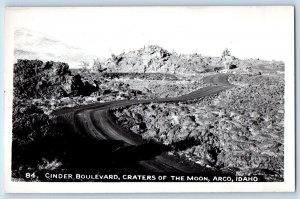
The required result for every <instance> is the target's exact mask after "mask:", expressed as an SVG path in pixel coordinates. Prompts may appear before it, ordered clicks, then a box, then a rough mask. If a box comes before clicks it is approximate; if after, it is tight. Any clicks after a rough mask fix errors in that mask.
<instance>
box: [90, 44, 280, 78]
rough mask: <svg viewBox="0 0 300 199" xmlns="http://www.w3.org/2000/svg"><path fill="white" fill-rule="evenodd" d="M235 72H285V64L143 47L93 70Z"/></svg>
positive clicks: (174, 72) (117, 71) (171, 72)
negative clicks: (232, 70) (231, 70)
mask: <svg viewBox="0 0 300 199" xmlns="http://www.w3.org/2000/svg"><path fill="white" fill-rule="evenodd" d="M232 68H234V69H235V70H238V71H248V72H252V71H253V70H255V71H260V70H263V71H266V70H268V71H272V70H273V71H274V72H276V71H277V70H281V71H283V70H284V63H283V62H277V61H264V60H259V59H246V60H241V59H238V58H236V57H234V56H231V55H229V56H225V57H208V56H203V55H201V54H196V53H195V54H178V53H176V52H169V51H167V50H165V49H163V48H162V47H160V46H157V45H150V46H145V47H143V48H141V49H139V50H135V51H130V52H127V53H121V54H119V55H114V54H112V57H111V58H109V59H107V60H106V61H104V62H101V63H99V64H98V65H97V66H96V67H95V68H94V69H95V70H98V71H101V72H103V71H105V72H110V73H169V74H197V73H206V72H213V71H219V70H223V69H225V70H229V69H232Z"/></svg>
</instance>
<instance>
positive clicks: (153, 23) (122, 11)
mask: <svg viewBox="0 0 300 199" xmlns="http://www.w3.org/2000/svg"><path fill="white" fill-rule="evenodd" d="M10 22H12V23H13V24H14V26H15V27H22V28H26V29H30V30H33V31H37V32H40V33H44V34H46V35H48V36H49V37H51V38H54V39H57V40H60V41H63V42H65V43H68V44H70V45H72V46H75V47H79V48H82V49H84V50H86V51H87V52H89V53H91V54H95V55H97V56H98V57H109V56H110V55H111V54H112V53H114V54H119V53H122V52H127V51H130V50H137V49H140V48H142V47H143V46H144V45H159V46H161V47H163V48H165V49H167V50H169V51H171V52H172V51H175V52H178V53H184V54H190V53H199V54H203V55H210V56H220V55H221V53H222V51H223V50H224V49H225V48H228V49H229V50H230V51H231V53H232V55H234V56H236V57H239V58H260V59H266V60H273V59H274V60H283V61H285V60H286V59H288V58H289V57H290V56H289V54H288V53H291V47H292V46H293V42H294V40H293V39H294V38H293V31H294V30H293V27H294V26H293V23H294V21H293V8H292V7H285V8H283V7H172V8H167V7H150V8H145V7H139V8H128V7H127V8H126V7H123V8H120V7H119V8H118V7H110V8H85V9H82V8H52V9H50V8H32V9H26V8H20V9H19V10H18V12H15V13H14V15H11V16H10V18H9V23H10Z"/></svg>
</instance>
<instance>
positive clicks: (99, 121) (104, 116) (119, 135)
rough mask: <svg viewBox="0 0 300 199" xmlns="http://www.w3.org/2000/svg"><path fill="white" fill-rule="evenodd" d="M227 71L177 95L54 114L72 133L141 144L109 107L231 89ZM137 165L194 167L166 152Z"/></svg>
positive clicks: (184, 98) (179, 169)
mask: <svg viewBox="0 0 300 199" xmlns="http://www.w3.org/2000/svg"><path fill="white" fill-rule="evenodd" d="M227 79H228V75H227V74H216V75H212V76H209V77H206V78H205V79H204V82H205V83H209V84H211V85H212V86H208V87H205V88H200V89H199V90H196V91H194V92H192V93H189V94H187V95H183V96H180V97H176V98H163V99H154V100H153V99H151V100H120V101H113V102H107V103H95V104H90V105H84V106H80V107H76V108H70V109H61V110H58V111H56V112H55V113H54V115H57V116H60V118H61V119H62V120H63V121H64V123H65V124H66V125H69V127H70V128H72V130H73V132H74V133H76V134H78V135H82V136H87V137H91V138H94V139H100V140H122V141H123V142H125V143H126V144H127V145H135V146H139V145H143V144H145V143H146V142H145V141H144V140H143V139H142V138H141V136H139V135H137V134H134V133H132V132H129V131H127V130H126V129H123V128H122V127H121V126H119V125H117V124H116V123H115V122H114V120H113V118H112V116H111V115H110V114H109V110H110V109H112V108H118V107H126V106H130V105H135V104H146V103H151V102H154V103H159V102H180V101H188V100H194V99H198V98H201V97H204V96H208V95H213V94H217V93H218V92H221V91H224V90H226V89H229V88H232V87H233V85H232V84H230V83H229V82H228V80H227ZM140 164H141V165H142V166H144V167H146V168H147V169H149V170H153V171H160V172H176V173H178V172H179V173H189V172H190V173H193V172H195V171H194V170H193V169H191V168H188V167H185V166H184V165H180V164H178V162H176V160H173V159H172V158H171V157H169V156H168V155H166V154H165V153H164V154H161V155H158V156H156V157H155V158H154V159H151V160H148V161H140Z"/></svg>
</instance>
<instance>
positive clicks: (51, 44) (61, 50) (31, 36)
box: [14, 28, 95, 68]
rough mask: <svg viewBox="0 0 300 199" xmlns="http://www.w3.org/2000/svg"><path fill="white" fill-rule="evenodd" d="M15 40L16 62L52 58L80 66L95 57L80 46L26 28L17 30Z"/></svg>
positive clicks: (73, 65)
mask: <svg viewBox="0 0 300 199" xmlns="http://www.w3.org/2000/svg"><path fill="white" fill-rule="evenodd" d="M14 42H15V46H14V58H15V62H16V61H17V59H39V60H42V61H50V60H52V61H60V62H66V63H68V64H69V66H70V67H73V68H76V67H80V65H81V61H85V62H91V60H93V59H94V58H95V56H93V55H90V54H87V53H86V52H85V51H84V50H82V49H80V48H76V47H74V46H71V45H69V44H66V43H64V42H61V41H58V40H55V39H53V38H50V37H49V36H47V35H45V34H42V33H38V32H34V31H31V30H28V29H24V28H19V29H16V30H15V32H14Z"/></svg>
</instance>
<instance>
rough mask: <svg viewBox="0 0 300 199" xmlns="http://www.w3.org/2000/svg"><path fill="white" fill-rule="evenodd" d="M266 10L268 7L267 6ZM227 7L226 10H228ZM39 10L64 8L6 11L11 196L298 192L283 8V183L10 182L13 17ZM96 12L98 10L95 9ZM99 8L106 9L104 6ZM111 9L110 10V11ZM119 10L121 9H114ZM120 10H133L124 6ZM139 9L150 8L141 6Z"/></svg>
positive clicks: (7, 154) (7, 178)
mask: <svg viewBox="0 0 300 199" xmlns="http://www.w3.org/2000/svg"><path fill="white" fill-rule="evenodd" d="M266 7H267V6H266ZM175 8H176V9H180V7H163V9H175ZM229 8H230V6H227V7H226V9H229ZM39 9H64V8H57V7H52V8H46V7H44V8H37V7H35V8H29V7H28V8H17V7H14V8H13V7H11V8H6V12H5V34H4V35H5V69H4V80H5V83H4V89H5V90H4V95H5V96H4V98H5V99H4V103H5V106H4V111H5V118H4V125H5V128H4V129H5V132H4V143H5V144H4V145H5V146H4V147H5V151H4V153H5V161H4V162H5V165H4V170H5V174H4V179H5V192H9V193H145V192H161V193H162V192H293V191H295V84H294V83H295V81H294V77H295V76H294V75H295V71H294V68H295V67H294V66H295V65H294V53H295V52H294V45H295V44H294V7H293V6H282V7H281V9H282V10H283V11H284V12H288V13H289V14H290V17H291V19H290V20H291V21H292V24H293V25H292V26H291V27H290V28H291V30H290V33H291V35H290V36H289V37H288V38H287V40H289V43H291V44H293V45H291V46H290V52H291V53H290V54H289V55H290V56H289V57H288V59H287V60H286V61H285V64H286V71H285V135H284V136H285V137H284V166H285V169H284V179H285V181H284V182H259V183H258V182H255V183H254V182H250V183H247V182H238V183H236V182H231V183H224V182H223V183H217V182H211V183H204V182H199V183H197V182H192V183H190V182H182V183H181V182H176V183H175V182H174V183H169V182H162V183H158V182H147V183H145V182H134V183H131V182H117V183H111V182H110V183H107V182H106V183H104V182H84V183H80V182H67V183H57V182H12V181H11V142H12V137H11V132H12V99H13V92H12V91H13V89H12V88H13V64H14V61H13V60H14V59H13V49H14V38H13V36H14V21H15V20H16V19H15V18H14V14H15V13H16V12H18V11H19V10H23V11H24V10H26V12H35V11H36V10H39ZM72 9H76V11H78V12H88V9H91V8H87V7H85V8H79V7H78V8H72ZM93 9H96V8H93ZM97 9H106V8H105V7H102V8H97ZM110 9H111V8H110ZM115 9H120V7H119V8H118V7H115ZM121 9H131V7H123V8H121ZM139 9H147V7H140V8H139Z"/></svg>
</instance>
